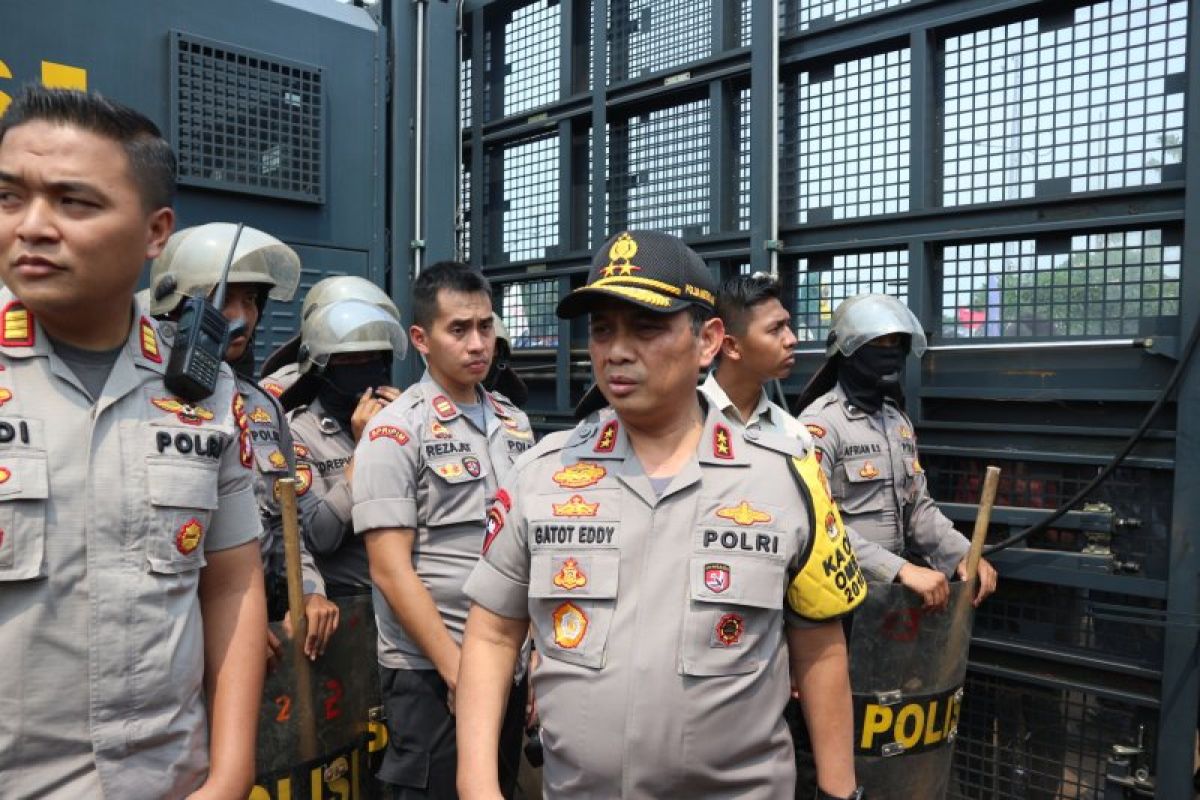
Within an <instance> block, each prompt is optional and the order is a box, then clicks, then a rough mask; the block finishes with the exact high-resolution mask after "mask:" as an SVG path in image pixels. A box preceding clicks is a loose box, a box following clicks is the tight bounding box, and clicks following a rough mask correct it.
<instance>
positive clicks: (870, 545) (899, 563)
mask: <svg viewBox="0 0 1200 800" xmlns="http://www.w3.org/2000/svg"><path fill="white" fill-rule="evenodd" d="M846 534H847V535H848V536H849V537H850V544H851V545H853V547H854V555H855V557H856V558H857V559H858V566H859V568H860V569H861V570H862V571H863V575H866V576H867V580H868V581H870V582H871V583H891V582H892V581H894V580H896V576H897V575H898V574H899V573H900V568H901V567H903V566H904V565H905V564H906V563H908V562H907V561H905V560H904V558H903V557H902V556H898V555H896V554H895V553H893V552H891V551H890V550H888V549H887V548H886V547H884V546H883V545H880V544H876V543H875V542H872V541H871V540H870V539H865V538H863V537H862V536H860V535H859V534H858V532H857V531H856V530H854V529H853V528H851V527H850V526H849V525H847V526H846Z"/></svg>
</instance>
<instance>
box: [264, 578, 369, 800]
mask: <svg viewBox="0 0 1200 800" xmlns="http://www.w3.org/2000/svg"><path fill="white" fill-rule="evenodd" d="M334 602H336V603H337V604H338V606H339V608H340V609H341V622H340V623H339V625H338V629H337V632H336V633H335V634H334V635H333V638H332V639H331V640H330V642H329V646H328V647H327V648H326V650H325V655H323V656H321V657H320V658H318V659H317V660H316V661H315V662H307V663H306V664H305V665H300V664H298V663H297V661H296V660H295V659H292V658H290V657H288V656H287V655H286V653H287V652H288V648H290V647H291V646H292V643H291V642H289V641H288V640H287V638H286V637H285V636H284V633H283V630H282V626H281V625H279V624H277V623H273V624H272V625H271V629H272V630H273V631H274V632H275V635H276V636H278V637H279V639H280V641H282V642H283V643H284V649H285V657H284V658H283V660H282V661H283V663H282V664H281V665H280V666H279V668H278V669H276V670H275V671H274V672H273V673H271V674H270V675H268V676H267V680H266V685H265V686H264V687H263V700H262V708H261V710H260V711H259V718H258V751H257V753H256V763H255V767H256V770H257V776H256V778H255V783H256V786H255V787H254V789H253V791H252V792H251V793H250V800H285V798H286V800H291V799H292V798H305V800H308V798H316V799H318V800H324V799H325V798H330V799H332V798H337V799H338V800H352V798H353V800H359V798H362V800H368V798H371V797H373V796H374V793H373V791H372V788H373V781H374V779H373V777H372V771H373V770H372V769H371V767H370V762H372V761H373V760H374V758H373V754H375V753H378V752H380V751H381V750H382V749H383V748H384V747H385V746H386V745H387V729H386V727H385V726H384V724H383V721H382V720H381V719H377V718H376V717H377V716H378V709H379V707H380V705H381V701H380V695H379V670H378V668H377V667H376V658H375V645H376V643H375V614H374V611H373V610H372V608H371V596H370V595H362V596H358V597H347V598H343V599H338V600H335V601H334ZM298 668H299V669H307V670H309V674H308V675H306V676H301V675H298V674H297V669H298ZM304 686H307V687H308V689H309V698H308V699H309V702H308V703H305V702H303V701H302V700H301V698H300V697H299V696H298V691H299V690H300V688H301V687H304ZM306 706H307V708H306ZM308 709H311V718H310V719H305V717H306V716H310V715H309V713H308ZM306 728H307V729H306ZM306 749H307V750H309V751H310V753H308V754H306V753H305V750H306Z"/></svg>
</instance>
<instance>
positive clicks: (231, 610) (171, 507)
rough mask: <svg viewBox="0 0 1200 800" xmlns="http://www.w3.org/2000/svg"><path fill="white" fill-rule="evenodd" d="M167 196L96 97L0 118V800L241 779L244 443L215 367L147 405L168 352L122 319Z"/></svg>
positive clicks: (221, 792)
mask: <svg viewBox="0 0 1200 800" xmlns="http://www.w3.org/2000/svg"><path fill="white" fill-rule="evenodd" d="M174 186H175V160H174V155H173V154H172V152H171V149H170V146H169V145H168V144H167V142H166V141H165V140H164V139H163V138H162V135H161V134H160V132H159V131H158V129H157V128H156V127H155V126H154V124H153V123H152V122H150V120H148V119H146V118H145V117H144V116H142V115H141V114H139V113H138V112H136V111H134V110H133V109H130V108H126V107H124V106H121V105H118V104H116V103H113V102H111V101H108V100H106V99H103V98H101V97H99V96H96V95H88V94H84V93H81V92H74V91H65V90H50V89H43V88H40V87H39V88H32V87H31V88H28V89H26V90H24V92H23V93H22V94H21V95H20V96H18V97H17V99H16V100H15V101H14V102H13V104H12V105H11V106H10V107H9V109H8V112H7V114H6V115H5V116H4V118H3V119H2V120H0V280H3V283H4V284H5V286H7V287H8V288H7V289H5V290H3V291H2V292H0V317H2V320H0V322H2V324H0V398H2V401H0V403H2V405H0V531H2V533H0V651H2V652H3V653H4V658H3V659H2V660H0V785H2V786H3V790H2V791H3V794H4V795H5V796H6V797H49V796H53V797H100V796H105V797H127V798H161V797H183V796H187V795H190V796H191V797H193V798H212V797H235V796H239V797H245V796H246V794H247V792H249V790H250V787H251V784H252V781H253V776H254V740H255V731H256V723H257V717H258V709H259V703H260V702H261V694H262V680H263V669H264V659H263V658H262V653H263V652H264V650H265V649H266V639H265V636H264V631H265V630H266V611H265V603H264V600H263V586H262V565H261V562H260V560H259V552H258V534H259V521H258V514H257V507H256V504H255V501H254V489H253V474H252V473H251V471H250V470H249V469H247V467H246V466H245V465H244V464H243V463H241V460H240V457H239V456H240V453H241V452H242V445H243V443H244V440H245V436H246V428H245V427H244V426H242V425H239V423H238V422H237V420H236V419H235V415H234V412H233V406H234V402H235V399H236V397H237V394H236V391H235V387H234V382H233V377H232V375H231V374H230V373H229V370H228V369H227V368H222V369H221V371H220V375H219V377H218V381H217V387H216V391H215V392H214V393H213V394H212V395H210V396H208V397H205V398H202V399H200V400H193V401H185V400H184V399H182V398H179V397H176V396H175V395H173V394H172V393H171V392H169V391H168V390H167V389H166V387H165V386H164V385H163V375H164V371H165V369H166V365H167V363H168V360H169V358H170V350H171V346H170V343H169V342H167V341H166V340H165V339H164V338H163V337H161V336H160V335H159V332H158V326H157V325H156V323H155V322H153V321H152V320H151V319H150V317H149V316H148V314H147V311H146V310H145V309H143V308H140V307H139V306H137V305H135V303H134V302H133V288H134V285H135V284H136V282H137V280H138V276H139V274H140V273H141V270H142V267H143V264H144V263H145V260H146V259H148V258H153V257H155V256H157V255H158V254H159V253H160V252H161V250H162V248H163V246H164V245H165V244H166V242H167V239H168V237H169V236H170V234H171V230H172V228H173V226H174V213H173V211H172V208H171V203H172V198H173V194H174ZM185 442H186V444H185ZM209 710H211V717H210V716H209V714H208V711H209ZM210 755H211V758H210Z"/></svg>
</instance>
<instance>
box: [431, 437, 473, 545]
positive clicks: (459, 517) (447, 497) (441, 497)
mask: <svg viewBox="0 0 1200 800" xmlns="http://www.w3.org/2000/svg"><path fill="white" fill-rule="evenodd" d="M425 468H426V469H427V470H428V471H429V473H430V474H429V475H428V477H427V480H426V481H425V485H426V487H427V488H428V492H429V498H428V502H427V503H426V509H427V514H426V517H425V524H426V525H427V526H428V527H430V528H435V527H438V526H440V525H462V524H469V523H477V524H478V525H479V529H480V531H482V530H483V524H484V514H485V512H486V509H485V508H484V500H485V498H484V483H485V482H484V480H483V478H484V476H485V475H487V464H486V463H485V462H484V461H482V460H481V459H479V458H478V457H476V456H470V455H468V456H454V457H452V458H444V459H441V460H439V461H431V462H429V463H427V464H426V465H425Z"/></svg>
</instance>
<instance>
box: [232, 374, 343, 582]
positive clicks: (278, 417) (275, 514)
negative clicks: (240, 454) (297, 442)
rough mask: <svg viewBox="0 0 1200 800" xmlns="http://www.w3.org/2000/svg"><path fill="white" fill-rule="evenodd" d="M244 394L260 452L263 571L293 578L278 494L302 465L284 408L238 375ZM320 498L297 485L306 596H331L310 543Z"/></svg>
mask: <svg viewBox="0 0 1200 800" xmlns="http://www.w3.org/2000/svg"><path fill="white" fill-rule="evenodd" d="M236 379H237V388H238V393H239V394H240V395H241V396H242V401H243V403H244V404H245V411H244V413H245V414H246V419H247V424H248V426H249V429H250V442H251V445H252V446H253V448H254V466H255V474H254V496H255V498H256V499H257V500H258V509H259V514H260V516H261V517H262V525H263V532H262V537H261V538H260V539H259V545H260V546H261V550H262V558H263V568H264V569H265V571H266V573H267V574H268V575H274V576H276V577H279V578H286V576H287V558H286V557H285V555H284V545H283V510H282V507H281V505H280V503H279V496H278V494H277V493H276V489H275V483H276V481H278V480H279V479H281V478H288V477H292V476H293V475H295V474H296V461H295V454H294V452H293V451H294V448H293V445H292V436H291V433H290V430H289V428H288V423H287V419H286V417H285V416H284V413H283V407H282V406H280V405H279V401H278V400H276V399H275V398H274V397H273V396H272V395H271V394H270V393H269V392H267V391H266V390H265V389H263V388H262V387H260V386H257V385H255V384H254V383H253V382H251V381H249V380H247V379H246V378H243V377H241V376H236ZM316 502H317V499H316V497H315V496H314V495H312V494H310V493H308V492H305V493H304V494H301V493H300V483H299V481H297V483H296V516H297V522H298V523H299V528H300V534H301V535H300V575H301V579H302V580H303V586H304V594H306V595H308V594H319V595H322V596H324V594H325V581H324V580H323V579H322V578H321V573H320V572H319V571H318V570H317V565H316V563H315V562H314V561H313V557H312V554H311V553H309V552H308V547H307V545H306V544H305V538H306V537H305V536H304V527H305V520H306V519H308V518H309V517H311V516H312V510H313V508H312V507H313V506H315V505H316Z"/></svg>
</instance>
